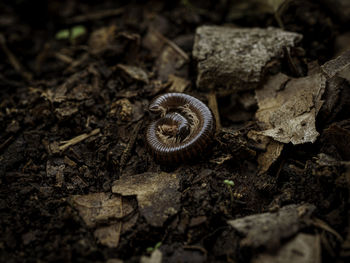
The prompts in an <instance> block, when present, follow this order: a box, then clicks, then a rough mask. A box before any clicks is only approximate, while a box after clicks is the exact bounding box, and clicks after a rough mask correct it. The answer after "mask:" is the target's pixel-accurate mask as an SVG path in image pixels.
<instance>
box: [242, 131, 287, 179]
mask: <svg viewBox="0 0 350 263" xmlns="http://www.w3.org/2000/svg"><path fill="white" fill-rule="evenodd" d="M248 137H249V138H250V139H252V140H254V141H255V142H259V146H260V147H261V148H262V149H265V152H262V153H260V154H259V156H258V164H259V174H262V173H265V172H267V171H268V170H269V168H270V166H271V165H272V164H273V163H274V162H275V161H277V159H278V158H279V156H280V155H281V153H282V150H283V146H284V144H283V143H280V142H277V141H275V140H274V139H272V138H270V137H267V136H265V135H262V134H260V133H259V132H257V131H253V130H252V131H249V132H248Z"/></svg>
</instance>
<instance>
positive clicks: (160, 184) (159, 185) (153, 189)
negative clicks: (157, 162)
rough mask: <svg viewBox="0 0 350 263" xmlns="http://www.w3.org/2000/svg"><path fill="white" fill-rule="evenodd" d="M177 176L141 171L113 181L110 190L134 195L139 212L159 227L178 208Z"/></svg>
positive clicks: (151, 223) (124, 194)
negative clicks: (141, 172)
mask: <svg viewBox="0 0 350 263" xmlns="http://www.w3.org/2000/svg"><path fill="white" fill-rule="evenodd" d="M178 188H179V177H178V175H176V174H168V173H165V172H161V173H159V174H158V173H143V174H138V175H134V176H125V177H122V178H120V179H119V180H116V181H114V183H113V186H112V192H113V193H118V194H121V195H123V196H129V195H136V198H137V201H138V205H139V208H140V212H141V214H142V215H143V216H144V217H145V218H146V220H147V222H148V223H149V224H150V225H152V226H157V227H161V226H162V225H163V223H164V222H165V220H167V219H168V217H169V216H171V215H174V214H176V213H177V212H178V210H179V208H180V196H181V194H180V192H178V191H177V189H178Z"/></svg>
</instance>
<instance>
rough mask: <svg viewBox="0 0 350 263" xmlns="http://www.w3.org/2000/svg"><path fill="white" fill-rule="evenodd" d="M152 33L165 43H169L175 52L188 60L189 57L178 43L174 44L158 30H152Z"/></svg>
mask: <svg viewBox="0 0 350 263" xmlns="http://www.w3.org/2000/svg"><path fill="white" fill-rule="evenodd" d="M152 31H153V33H154V34H155V35H156V36H157V37H158V38H160V40H162V41H163V42H164V43H166V44H167V45H169V46H170V47H171V48H172V49H173V50H174V51H175V52H177V53H178V54H179V55H180V56H182V57H183V58H184V59H185V60H186V61H189V60H190V58H189V57H188V56H187V54H186V53H185V51H183V50H182V49H181V48H180V47H179V46H178V45H176V44H175V43H174V42H173V41H171V40H170V39H168V38H166V37H165V36H163V35H162V34H161V33H159V32H158V31H155V30H152Z"/></svg>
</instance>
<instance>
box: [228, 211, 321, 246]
mask: <svg viewBox="0 0 350 263" xmlns="http://www.w3.org/2000/svg"><path fill="white" fill-rule="evenodd" d="M314 210H315V206H313V205H310V204H304V205H288V206H285V207H282V208H281V209H280V210H279V211H278V212H275V213H262V214H256V215H250V216H246V217H243V218H239V219H235V220H230V221H228V223H229V224H230V225H231V226H232V227H233V228H234V229H235V230H236V231H238V232H239V233H241V234H243V235H244V236H245V237H244V238H243V239H242V241H241V245H242V246H245V247H251V248H258V247H262V246H263V247H267V248H272V247H276V246H278V245H279V243H280V241H281V240H283V239H285V238H288V237H290V236H292V235H294V234H295V233H297V232H298V231H299V229H301V228H302V227H303V226H304V225H305V224H306V221H307V220H308V219H309V218H310V216H311V214H312V213H313V211H314Z"/></svg>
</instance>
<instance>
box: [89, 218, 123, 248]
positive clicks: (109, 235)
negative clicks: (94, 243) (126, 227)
mask: <svg viewBox="0 0 350 263" xmlns="http://www.w3.org/2000/svg"><path fill="white" fill-rule="evenodd" d="M121 225H122V223H121V222H117V223H116V224H112V225H110V226H106V227H100V228H98V229H96V230H95V232H94V235H95V237H96V238H97V239H98V241H99V242H100V243H101V244H102V245H105V246H107V247H114V248H115V247H117V246H118V244H119V238H120V231H121Z"/></svg>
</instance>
